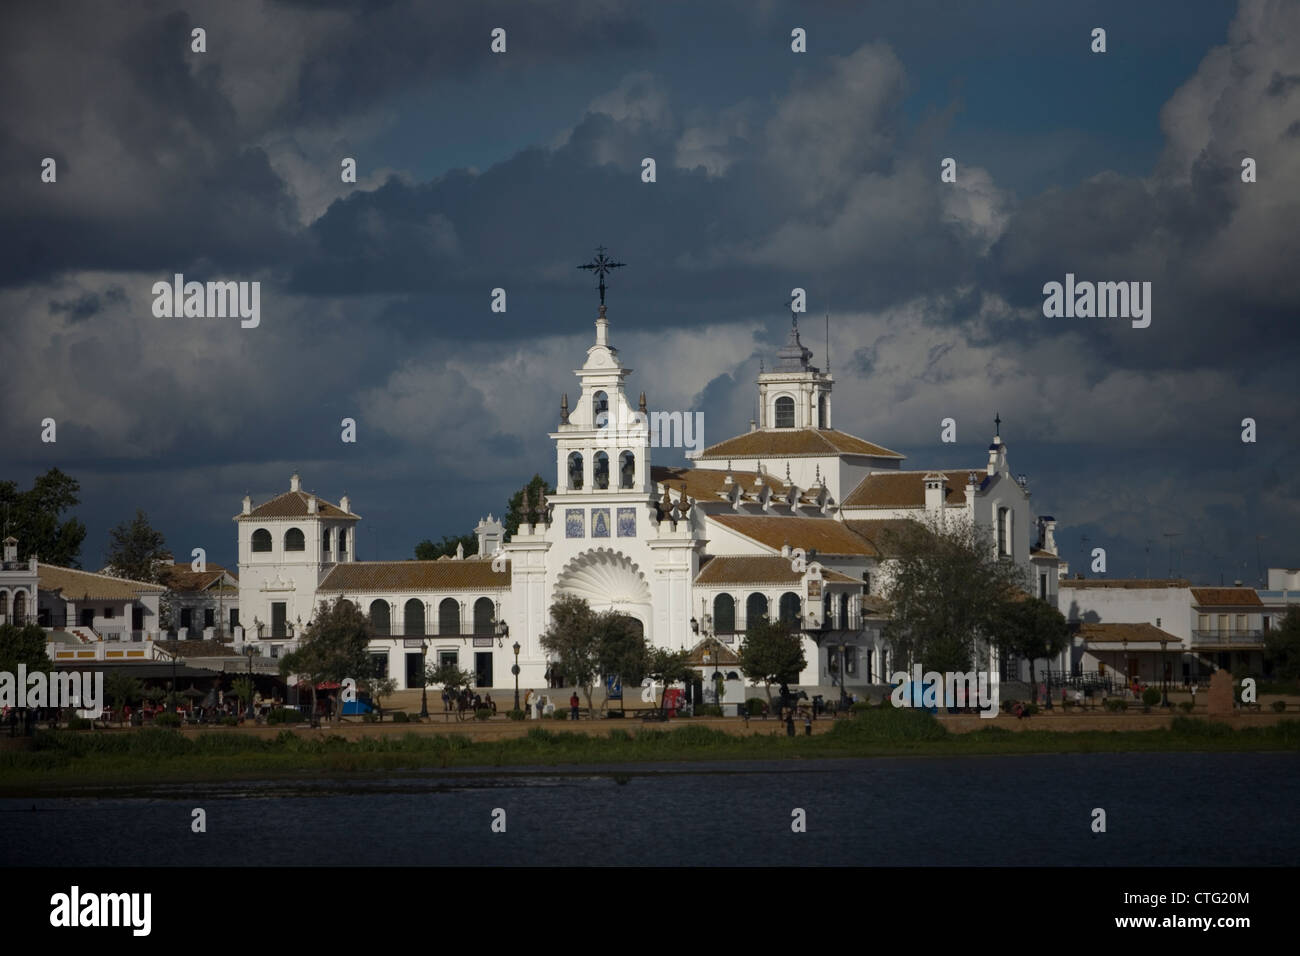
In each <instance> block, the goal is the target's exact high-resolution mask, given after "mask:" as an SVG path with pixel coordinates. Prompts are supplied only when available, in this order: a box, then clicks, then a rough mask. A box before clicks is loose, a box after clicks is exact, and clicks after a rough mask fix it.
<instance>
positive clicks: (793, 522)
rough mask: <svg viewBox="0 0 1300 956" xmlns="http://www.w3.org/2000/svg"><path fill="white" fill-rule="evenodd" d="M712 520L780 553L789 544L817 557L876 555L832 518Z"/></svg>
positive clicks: (730, 517) (726, 517) (735, 517)
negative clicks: (814, 552) (813, 550)
mask: <svg viewBox="0 0 1300 956" xmlns="http://www.w3.org/2000/svg"><path fill="white" fill-rule="evenodd" d="M709 520H710V521H716V522H718V523H719V524H721V525H723V526H724V527H727V528H730V529H731V530H732V531H736V532H739V533H740V534H743V535H744V536H745V537H747V538H752V539H753V540H755V541H757V542H758V543H760V544H763V545H766V546H767V547H769V548H773V549H777V550H779V549H780V548H781V547H782V546H783V545H785V544H788V545H790V547H792V548H803V549H804V550H809V549H811V548H816V549H817V552H818V554H866V555H870V554H874V551H873V550H872V546H871V545H870V544H869V543H868V542H867V541H866V540H864V539H863V538H861V537H860V536H858V535H856V534H854V533H853V532H852V531H851V530H849V529H848V528H847V527H845V525H844V523H843V522H840V521H834V520H832V519H830V518H796V517H793V516H791V517H788V518H783V517H774V516H770V515H739V514H718V515H709Z"/></svg>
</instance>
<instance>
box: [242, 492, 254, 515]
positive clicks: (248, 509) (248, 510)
mask: <svg viewBox="0 0 1300 956" xmlns="http://www.w3.org/2000/svg"><path fill="white" fill-rule="evenodd" d="M252 513H253V499H252V498H250V497H249V496H248V495H244V514H246V515H251V514H252Z"/></svg>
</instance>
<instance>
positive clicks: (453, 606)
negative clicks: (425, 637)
mask: <svg viewBox="0 0 1300 956" xmlns="http://www.w3.org/2000/svg"><path fill="white" fill-rule="evenodd" d="M438 633H439V634H459V633H460V602H459V601H457V600H456V599H455V598H443V599H442V601H441V602H439V604H438Z"/></svg>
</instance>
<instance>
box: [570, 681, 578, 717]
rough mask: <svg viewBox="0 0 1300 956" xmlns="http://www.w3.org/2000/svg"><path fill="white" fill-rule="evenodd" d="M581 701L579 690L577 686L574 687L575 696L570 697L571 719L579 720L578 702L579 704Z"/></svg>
mask: <svg viewBox="0 0 1300 956" xmlns="http://www.w3.org/2000/svg"><path fill="white" fill-rule="evenodd" d="M579 703H580V701H579V700H578V691H577V688H574V691H573V696H572V697H570V698H569V719H570V720H577V719H578V704H579Z"/></svg>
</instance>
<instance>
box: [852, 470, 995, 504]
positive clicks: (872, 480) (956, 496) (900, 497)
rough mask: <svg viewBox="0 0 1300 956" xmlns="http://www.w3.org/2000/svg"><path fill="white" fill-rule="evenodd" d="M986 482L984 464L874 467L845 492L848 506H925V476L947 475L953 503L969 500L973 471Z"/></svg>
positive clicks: (946, 496) (947, 494)
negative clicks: (911, 468)
mask: <svg viewBox="0 0 1300 956" xmlns="http://www.w3.org/2000/svg"><path fill="white" fill-rule="evenodd" d="M972 471H973V472H975V474H976V479H975V480H976V481H977V482H979V483H980V484H983V483H984V481H985V479H986V478H987V477H988V475H987V474H986V473H985V469H983V468H961V469H957V470H943V471H938V472H934V471H873V472H872V473H871V474H869V475H867V477H865V478H863V479H862V480H861V481H860V482H858V486H857V487H856V488H854V489H853V490H852V491H850V492H849V493H848V495H846V496H845V498H844V502H843V507H845V508H924V507H925V476H926V475H929V474H940V475H943V476H944V478H945V479H946V481H945V482H944V486H943V503H944V504H945V505H948V506H950V507H959V506H964V505H965V504H966V482H967V481H968V480H969V475H970V473H971V472H972Z"/></svg>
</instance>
